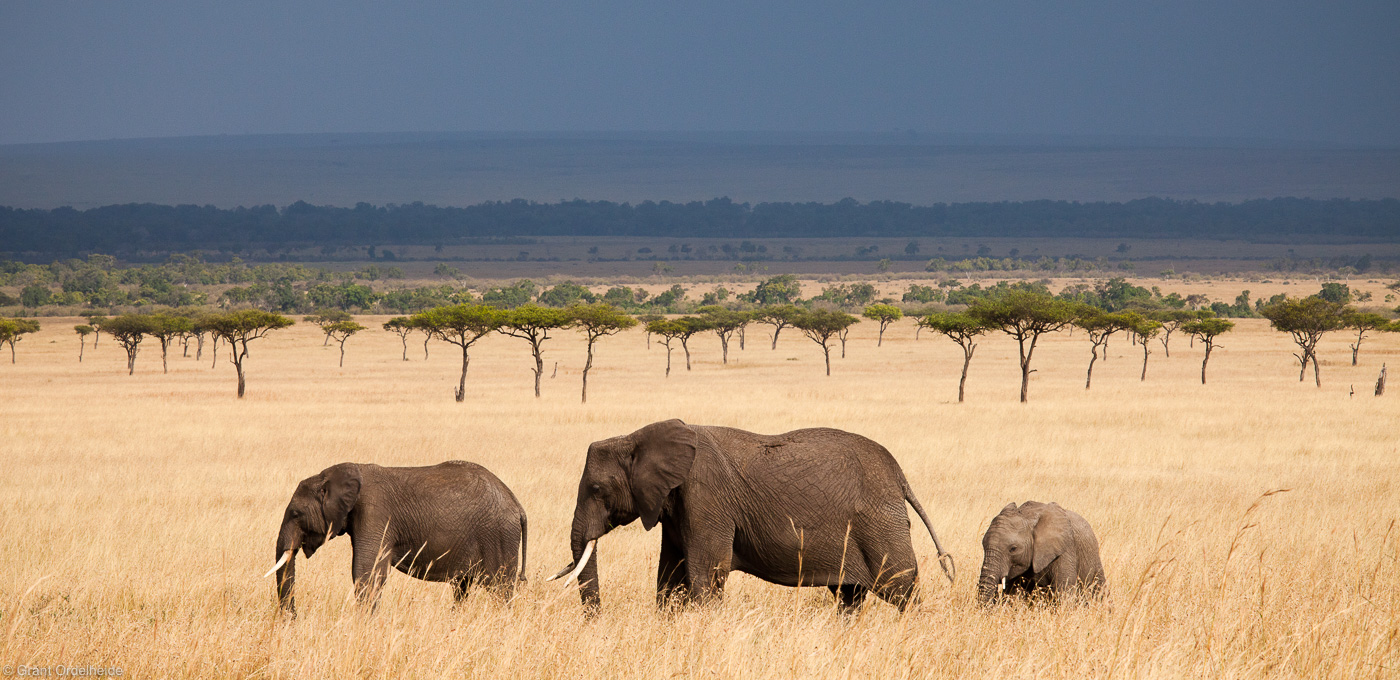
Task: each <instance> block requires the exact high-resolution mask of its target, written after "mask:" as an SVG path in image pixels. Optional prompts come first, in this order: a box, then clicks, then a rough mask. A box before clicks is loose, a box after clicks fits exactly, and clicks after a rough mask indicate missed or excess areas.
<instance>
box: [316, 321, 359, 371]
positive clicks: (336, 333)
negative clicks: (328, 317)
mask: <svg viewBox="0 0 1400 680" xmlns="http://www.w3.org/2000/svg"><path fill="white" fill-rule="evenodd" d="M363 330H366V328H365V327H364V326H361V325H360V324H358V323H355V322H354V321H341V322H338V323H333V324H331V325H329V326H326V328H325V331H326V332H327V333H330V336H331V337H332V338H334V339H335V341H336V342H338V343H340V367H341V368H345V341H346V340H349V339H350V336H352V335H354V334H356V333H359V332H360V331H363Z"/></svg>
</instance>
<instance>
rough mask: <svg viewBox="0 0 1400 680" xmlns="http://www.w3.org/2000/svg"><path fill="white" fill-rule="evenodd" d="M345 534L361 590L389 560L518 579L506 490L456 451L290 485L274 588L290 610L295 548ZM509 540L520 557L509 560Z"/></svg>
mask: <svg viewBox="0 0 1400 680" xmlns="http://www.w3.org/2000/svg"><path fill="white" fill-rule="evenodd" d="M341 534H349V535H350V541H351V543H352V545H353V548H354V558H353V560H352V564H351V569H350V572H351V575H352V576H353V578H354V580H355V592H356V594H357V595H358V596H359V597H360V598H361V599H362V600H363V599H376V600H377V598H378V595H379V591H380V588H381V587H382V586H383V584H384V579H385V578H387V577H388V574H389V567H391V566H392V567H394V568H395V569H398V570H399V571H401V572H403V573H405V574H408V575H409V576H412V577H414V578H419V579H423V580H425V581H440V582H447V583H451V584H452V585H453V587H454V588H455V590H456V596H457V599H458V600H461V599H462V598H464V597H466V594H467V588H468V587H470V586H472V585H487V586H493V587H497V588H500V589H502V590H504V591H507V592H508V591H511V590H513V588H514V586H515V583H516V581H518V580H521V579H523V578H524V573H525V549H526V534H527V520H526V518H525V510H524V509H523V508H521V507H520V502H519V501H517V500H516V498H515V494H512V493H511V491H510V489H509V488H507V487H506V485H505V484H504V483H502V482H501V480H500V479H498V478H497V477H496V476H495V475H493V474H491V471H490V470H487V469H486V468H484V467H482V466H480V465H477V464H475V463H468V462H465V461H460V460H453V461H448V462H445V463H439V464H437V465H433V466H431V467H380V466H378V465H373V464H367V463H341V464H339V465H333V466H331V467H328V468H326V469H325V470H322V471H321V473H320V474H318V475H316V476H314V477H310V478H307V479H304V480H302V481H301V483H300V484H298V485H297V488H296V492H295V493H293V494H292V500H291V502H290V503H288V504H287V511H286V512H285V513H284V514H283V515H282V526H281V529H280V530H279V531H278V533H277V553H276V558H277V563H276V564H274V565H273V568H272V570H270V571H268V575H271V574H272V573H273V572H274V571H275V572H277V595H278V600H279V601H280V602H281V606H282V608H283V609H285V610H287V611H290V612H295V611H296V602H295V599H294V598H293V586H294V585H295V583H296V551H297V549H298V548H300V549H301V551H302V554H304V555H305V556H306V557H308V558H309V557H311V556H312V555H313V554H314V553H315V552H316V549H317V548H320V547H321V545H322V544H324V543H325V542H326V540H328V539H331V538H335V537H336V536H339V535H341ZM517 548H518V549H519V558H518V559H517Z"/></svg>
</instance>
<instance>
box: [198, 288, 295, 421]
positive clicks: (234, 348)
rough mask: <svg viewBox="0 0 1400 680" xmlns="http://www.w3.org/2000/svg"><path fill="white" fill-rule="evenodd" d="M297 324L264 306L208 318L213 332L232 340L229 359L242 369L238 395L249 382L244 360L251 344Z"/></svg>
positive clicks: (206, 321) (235, 368) (210, 330)
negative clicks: (245, 372) (245, 374)
mask: <svg viewBox="0 0 1400 680" xmlns="http://www.w3.org/2000/svg"><path fill="white" fill-rule="evenodd" d="M294 323H296V322H295V321H293V320H291V319H289V318H287V317H285V316H282V315H281V314H278V313H276V312H265V311H263V310H261V309H240V310H237V311H233V312H224V313H222V314H211V315H210V316H209V317H208V318H206V319H205V324H206V325H207V326H208V328H209V332H210V333H212V334H213V335H214V336H216V337H219V338H223V340H224V342H226V343H228V346H229V354H231V355H232V356H231V357H230V358H229V361H231V362H232V363H233V367H234V370H236V371H237V372H238V398H239V399H242V398H243V394H244V391H245V386H246V382H245V380H244V372H243V362H244V360H245V359H247V358H248V343H250V342H252V341H254V340H257V339H258V338H261V337H264V336H266V335H267V334H268V333H271V332H272V331H275V330H278V329H282V328H286V327H288V326H291V325H292V324H294Z"/></svg>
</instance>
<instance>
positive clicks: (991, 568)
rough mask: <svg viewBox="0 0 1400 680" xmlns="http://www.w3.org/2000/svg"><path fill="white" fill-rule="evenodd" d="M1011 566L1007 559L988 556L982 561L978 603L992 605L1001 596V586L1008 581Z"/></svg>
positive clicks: (978, 578) (978, 581)
mask: <svg viewBox="0 0 1400 680" xmlns="http://www.w3.org/2000/svg"><path fill="white" fill-rule="evenodd" d="M1008 573H1009V565H1008V564H1007V561H1006V558H1005V557H1000V556H997V555H987V557H986V559H984V560H982V573H981V574H980V575H979V576H978V577H977V602H978V603H979V604H991V603H992V602H994V601H995V600H996V598H997V595H999V594H1000V586H1001V583H1002V582H1003V581H1005V580H1006V576H1007V574H1008Z"/></svg>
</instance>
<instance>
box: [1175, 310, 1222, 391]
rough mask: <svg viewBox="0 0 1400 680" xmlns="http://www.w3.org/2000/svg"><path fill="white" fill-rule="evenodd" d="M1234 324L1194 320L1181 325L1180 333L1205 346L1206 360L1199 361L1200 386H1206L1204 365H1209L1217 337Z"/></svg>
mask: <svg viewBox="0 0 1400 680" xmlns="http://www.w3.org/2000/svg"><path fill="white" fill-rule="evenodd" d="M1234 327H1235V322H1233V321H1226V320H1225V319H1196V320H1195V321H1187V322H1186V323H1183V324H1181V332H1183V333H1186V334H1187V335H1190V336H1191V337H1192V339H1195V340H1200V341H1201V343H1202V344H1204V345H1205V346H1206V358H1205V359H1202V360H1201V384H1202V385H1204V384H1206V364H1208V363H1210V352H1211V350H1213V349H1215V347H1216V344H1215V339H1216V337H1217V336H1219V335H1221V334H1223V333H1228V332H1230V329H1232V328H1234Z"/></svg>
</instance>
